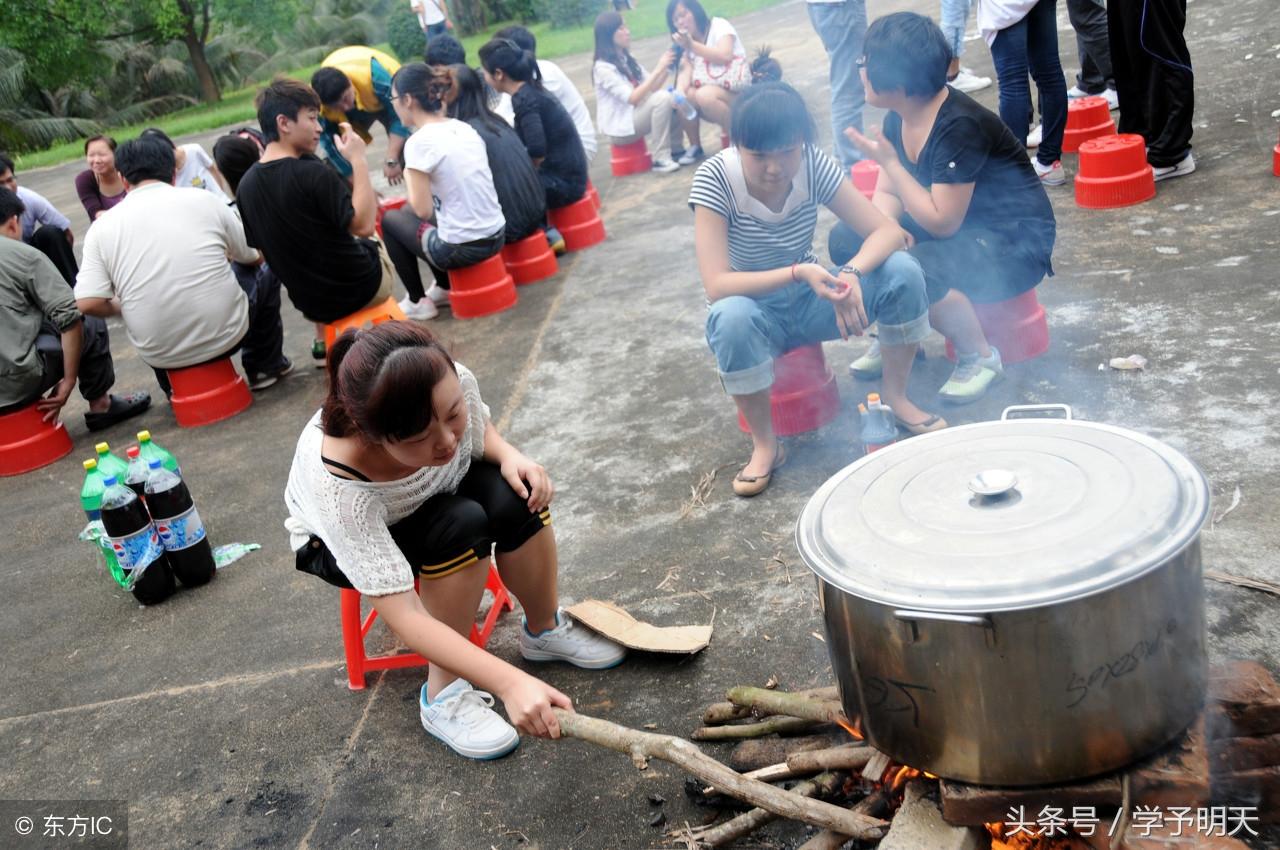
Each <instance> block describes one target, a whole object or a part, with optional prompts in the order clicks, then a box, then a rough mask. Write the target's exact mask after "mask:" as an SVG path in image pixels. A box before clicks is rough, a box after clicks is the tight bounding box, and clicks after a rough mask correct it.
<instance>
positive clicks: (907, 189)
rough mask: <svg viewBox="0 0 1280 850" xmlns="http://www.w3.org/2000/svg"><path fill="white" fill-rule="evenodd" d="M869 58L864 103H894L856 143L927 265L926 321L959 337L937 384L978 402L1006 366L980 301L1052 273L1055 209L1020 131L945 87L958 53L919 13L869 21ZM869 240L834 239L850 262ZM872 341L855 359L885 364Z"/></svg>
mask: <svg viewBox="0 0 1280 850" xmlns="http://www.w3.org/2000/svg"><path fill="white" fill-rule="evenodd" d="M864 49H865V51H866V52H865V55H864V56H863V58H862V60H861V61H860V66H861V70H862V80H863V85H864V86H865V87H866V91H867V102H868V103H870V104H871V105H873V106H879V107H882V108H884V109H887V110H889V114H888V115H886V116H885V122H884V129H883V133H882V134H881V135H880V136H879V137H875V134H872V137H867V136H864V135H863V134H861V133H859V132H858V131H857V130H855V129H853V128H850V129H848V130H846V131H845V133H846V134H847V135H848V136H849V138H850V140H851V141H853V143H854V144H855V145H857V146H858V148H859V149H860V150H861V151H862V152H863V153H864V154H865V155H866V156H868V157H870V158H872V159H874V160H875V161H876V162H877V163H878V164H879V165H880V177H879V182H878V183H877V184H876V190H875V197H874V199H873V203H874V204H875V206H876V207H878V208H879V209H880V210H882V211H883V212H884V213H885V214H886V215H888V216H890V217H891V218H895V219H898V220H900V221H901V223H902V226H903V228H904V229H905V230H906V231H907V232H908V233H909V234H911V236H912V238H913V239H914V241H915V244H914V245H913V246H912V247H911V249H910V253H911V254H912V256H914V257H915V258H916V259H917V260H919V262H920V265H921V267H923V269H924V274H925V284H926V286H927V288H928V294H929V305H930V306H929V323H930V324H931V325H932V326H933V327H934V328H936V329H938V330H939V331H941V332H942V333H943V334H944V335H945V336H946V337H947V338H948V339H950V340H951V342H952V344H953V345H954V346H955V348H956V351H957V364H956V370H955V373H954V374H953V375H952V376H951V380H949V381H947V383H946V384H945V385H943V387H942V389H941V390H939V395H941V396H942V398H943V399H945V400H947V401H952V402H955V403H959V404H964V403H968V402H971V401H976V400H977V399H979V398H981V397H982V395H983V394H985V393H986V390H987V388H988V387H989V386H990V385H991V384H992V383H993V382H995V381H996V380H997V379H998V378H999V377H1000V376H1001V374H1002V372H1003V366H1002V363H1001V361H1000V352H998V351H997V350H996V349H995V348H993V347H992V346H990V345H989V344H988V343H987V338H986V335H985V334H984V333H983V331H982V326H981V325H980V324H979V323H978V317H977V314H975V313H974V310H973V302H974V301H976V302H978V303H994V302H997V301H1004V300H1006V299H1009V298H1012V297H1014V296H1016V295H1019V294H1021V293H1023V292H1026V291H1027V290H1028V289H1031V288H1033V287H1034V286H1036V284H1038V283H1039V282H1040V281H1041V280H1042V279H1043V278H1044V277H1045V275H1052V274H1053V267H1052V265H1051V262H1050V260H1051V256H1052V253H1053V242H1054V237H1055V232H1056V224H1055V221H1054V216H1053V207H1052V206H1051V205H1050V204H1049V198H1048V196H1047V195H1046V194H1045V191H1044V187H1043V186H1042V185H1041V182H1040V179H1039V178H1038V177H1037V176H1036V173H1035V171H1034V169H1033V168H1032V166H1031V162H1030V161H1029V160H1028V159H1027V154H1026V151H1025V150H1024V148H1023V147H1022V145H1021V144H1020V143H1019V141H1018V139H1017V138H1015V137H1014V135H1013V133H1012V132H1011V131H1010V130H1009V128H1008V127H1006V126H1005V125H1004V122H1002V121H1001V120H1000V118H999V116H997V115H995V114H994V113H992V112H991V111H989V110H987V109H985V108H983V107H982V106H980V105H979V104H978V103H977V102H976V101H974V100H973V99H972V98H970V97H969V96H968V95H966V94H963V93H962V92H959V91H956V90H954V89H952V88H950V87H948V86H947V84H946V79H947V76H946V75H947V65H948V63H949V62H950V60H951V51H950V48H949V47H948V46H947V41H946V37H945V36H943V34H942V31H941V30H939V29H938V27H937V25H936V24H934V23H933V21H931V20H929V19H928V18H926V17H923V16H922V15H917V14H914V13H910V12H899V13H896V14H893V15H887V16H885V17H883V18H880V19H879V20H877V21H875V22H874V23H873V24H872V25H871V26H870V27H869V28H868V29H867V37H866V40H865V42H864ZM859 242H860V240H859V239H858V238H857V237H856V235H855V234H853V233H852V232H851V231H849V230H848V228H845V227H843V226H841V225H837V226H836V228H835V229H834V230H833V231H832V232H831V237H830V240H829V243H828V247H829V249H830V251H831V258H832V260H833V261H834V262H836V263H841V262H843V261H844V259H845V258H847V257H849V256H851V255H852V253H853V252H854V251H855V250H856V249H857V246H858V244H859ZM878 361H879V352H878V351H876V350H875V349H874V348H873V350H872V351H869V352H868V353H867V354H866V355H864V356H863V357H860V358H859V359H858V360H856V361H854V364H853V369H854V372H855V374H857V375H858V376H859V377H870V376H874V375H876V374H878V373H879V371H880V368H879V362H878Z"/></svg>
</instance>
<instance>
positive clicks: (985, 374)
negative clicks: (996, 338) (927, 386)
mask: <svg viewBox="0 0 1280 850" xmlns="http://www.w3.org/2000/svg"><path fill="white" fill-rule="evenodd" d="M1003 376H1004V364H1003V363H1002V362H1001V360H1000V352H999V351H997V350H996V347H995V346H994V345H993V346H991V356H990V357H981V356H979V355H977V354H965V355H962V356H961V357H960V358H959V360H957V362H956V368H955V371H954V372H952V373H951V378H950V380H948V381H947V382H946V383H945V384H943V385H942V389H940V390H938V395H939V396H940V397H941V398H942V400H943V401H949V402H951V403H952V404H970V403H971V402H975V401H977V400H978V399H980V398H982V397H983V396H984V395H986V394H987V388H988V387H990V386H991V385H992V384H994V383H995V382H996V381H998V380H1000V378H1001V377H1003Z"/></svg>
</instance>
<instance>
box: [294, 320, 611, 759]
mask: <svg viewBox="0 0 1280 850" xmlns="http://www.w3.org/2000/svg"><path fill="white" fill-rule="evenodd" d="M554 495H555V488H554V487H553V486H552V484H551V479H550V478H548V477H547V473H546V471H545V470H544V469H543V468H542V467H541V466H539V465H538V464H536V463H534V462H533V461H531V460H530V459H529V458H527V457H525V456H524V455H523V454H521V453H520V452H519V451H517V450H516V449H515V448H514V447H512V446H511V444H509V443H508V442H507V441H506V440H504V439H503V438H502V437H501V436H500V435H499V434H498V431H497V429H495V428H494V426H493V423H492V422H491V421H490V419H489V409H488V407H487V406H486V405H485V403H484V402H483V401H482V400H481V398H480V389H479V387H478V385H477V384H476V379H475V376H474V375H472V374H471V372H470V370H468V369H467V368H466V367H465V366H463V365H462V364H460V363H455V362H454V361H453V359H452V358H451V357H450V356H449V353H448V352H447V351H445V349H444V348H443V347H442V346H441V345H440V344H439V343H438V342H436V340H435V338H434V337H433V336H432V335H431V334H430V333H429V332H428V331H427V330H425V329H424V328H422V327H420V326H418V325H415V324H413V323H412V322H404V321H392V322H385V323H383V324H380V325H376V326H374V327H373V328H372V329H370V330H362V331H354V330H352V331H347V332H346V333H344V334H343V335H342V336H341V337H339V338H338V340H337V342H336V343H335V344H334V346H333V350H332V352H330V357H329V395H328V397H327V398H326V399H325V402H324V407H323V409H321V410H320V411H319V412H318V413H316V414H315V415H314V416H312V417H311V420H310V421H309V422H308V423H307V426H306V428H304V429H303V432H302V436H301V437H300V438H299V439H298V447H297V451H296V453H295V454H294V459H293V466H292V468H291V469H290V471H289V483H288V486H287V489H286V491H285V503H286V504H287V506H288V509H289V518H288V520H286V522H285V526H286V528H288V530H289V533H290V541H291V545H292V547H293V549H294V551H295V552H296V553H297V567H298V569H300V570H302V571H304V572H309V573H312V574H314V575H318V576H320V577H321V578H325V579H326V580H328V581H329V582H330V583H334V584H337V585H339V586H344V587H345V586H351V587H354V588H355V589H356V590H358V591H359V592H360V594H361V595H363V596H367V597H369V599H370V600H371V601H372V603H373V608H374V610H375V611H377V613H378V616H380V617H381V618H382V619H383V620H384V621H385V622H386V624H387V625H388V627H390V628H391V630H392V631H394V632H395V633H396V635H397V636H398V637H399V638H400V640H402V641H403V642H404V643H405V644H406V645H407V646H408V647H409V649H411V650H413V651H415V652H418V653H421V654H422V655H423V656H424V657H426V658H429V659H431V669H430V671H429V673H428V674H427V681H426V684H424V685H423V686H422V689H421V691H420V694H419V700H418V708H419V716H420V718H421V721H422V725H423V727H424V728H425V729H426V730H427V732H429V733H430V734H432V735H434V736H435V737H437V738H439V739H440V740H442V741H444V742H445V744H447V745H448V746H449V747H450V748H452V749H453V750H454V751H455V752H457V753H459V754H461V755H464V756H467V757H468V758H478V759H490V758H498V757H499V756H503V755H506V754H507V753H509V752H511V750H513V749H515V747H516V746H517V745H518V744H519V740H520V739H519V736H518V735H517V733H516V730H517V729H519V730H520V731H521V732H524V733H526V734H531V735H537V736H540V737H544V736H547V737H553V738H554V737H558V736H559V726H558V724H557V722H556V718H555V715H554V714H553V713H552V711H551V708H552V706H558V707H561V708H568V709H571V708H572V705H571V703H570V701H569V698H568V697H567V696H565V695H564V694H562V693H561V692H560V691H558V690H556V689H555V688H553V687H551V686H550V685H548V684H546V683H545V682H542V681H540V680H539V679H535V678H534V677H532V676H530V675H529V674H527V673H525V672H523V671H521V670H519V669H517V668H516V667H513V666H512V665H510V664H508V663H507V662H505V661H502V660H500V659H498V658H496V657H494V656H493V655H491V654H489V653H488V652H486V651H485V650H483V649H481V648H479V647H477V646H475V645H474V644H472V643H471V642H470V641H469V640H468V639H467V635H468V633H469V632H470V629H471V626H472V624H473V623H474V621H475V617H476V610H477V608H478V607H479V605H480V600H481V597H482V595H483V593H484V587H485V582H486V580H487V578H488V575H489V567H490V551H491V548H496V550H497V553H498V554H497V558H498V563H497V568H498V572H499V574H500V575H501V576H502V581H503V583H504V584H505V585H506V586H507V588H508V589H509V590H510V592H511V593H512V595H513V596H515V597H516V598H517V599H518V600H519V601H520V604H521V605H522V606H523V608H524V612H525V616H524V618H523V622H522V625H521V628H520V637H519V645H520V654H521V655H522V656H523V657H524V658H525V660H527V661H567V662H569V663H571V664H573V665H575V666H578V667H583V668H586V669H591V670H599V669H604V668H607V667H613V666H615V665H617V664H619V663H621V662H622V660H623V658H624V657H625V656H626V650H625V649H623V648H622V647H620V646H618V645H617V644H615V643H613V642H612V641H610V640H608V639H606V638H604V637H601V636H599V635H597V634H595V633H594V632H591V631H590V630H588V629H585V628H582V627H579V626H577V625H576V624H575V623H574V622H573V620H571V619H569V617H568V615H567V614H566V613H565V612H564V611H563V610H561V609H559V608H558V595H557V590H556V577H557V573H558V567H557V557H556V540H555V533H554V531H553V530H552V528H551V514H550V512H549V509H548V506H549V505H550V503H551V500H552V497H553V496H554ZM415 578H417V579H420V583H419V589H418V591H419V592H417V593H415V592H414V579H415ZM476 688H483V689H484V690H476ZM488 692H492V693H493V694H496V695H497V696H498V698H500V699H501V700H502V702H503V704H504V705H505V706H506V709H507V716H508V717H509V718H510V720H511V724H514V726H515V727H516V728H514V729H513V728H512V725H511V724H508V723H507V721H505V720H503V719H502V718H501V717H500V716H499V715H498V714H497V712H495V711H494V710H493V709H492V708H490V706H492V705H493V697H492V696H491V695H490V693H488Z"/></svg>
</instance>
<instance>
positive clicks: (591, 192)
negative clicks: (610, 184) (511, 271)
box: [517, 180, 600, 282]
mask: <svg viewBox="0 0 1280 850" xmlns="http://www.w3.org/2000/svg"><path fill="white" fill-rule="evenodd" d="M587 197H588V198H590V199H591V205H592V206H593V207H595V208H596V210H597V211H599V210H600V193H599V192H597V191H596V187H595V186H594V185H593V184H592V183H591V181H590V180H588V181H587ZM517 282H518V281H517Z"/></svg>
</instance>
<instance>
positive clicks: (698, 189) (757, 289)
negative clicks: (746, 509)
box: [689, 83, 946, 496]
mask: <svg viewBox="0 0 1280 850" xmlns="http://www.w3.org/2000/svg"><path fill="white" fill-rule="evenodd" d="M730 121H731V130H732V137H733V139H734V143H735V144H734V147H731V148H729V149H727V150H724V151H721V152H720V153H719V154H717V155H716V156H714V157H712V158H711V159H708V160H707V161H706V162H704V163H703V164H702V166H701V167H699V169H698V172H697V174H696V175H695V177H694V180H693V188H692V190H691V191H690V193H689V205H690V206H691V207H692V208H693V211H694V243H695V245H696V247H697V252H698V270H699V272H700V273H701V275H702V283H703V286H704V287H705V288H706V292H707V299H708V301H710V302H711V307H710V312H709V313H708V315H707V343H708V344H709V345H710V347H711V350H712V351H713V352H714V353H715V356H716V361H717V363H718V366H719V369H720V380H721V383H722V384H723V385H724V388H725V390H726V392H728V393H729V394H730V395H731V396H733V400H734V402H735V403H736V404H737V405H738V410H739V411H740V412H741V413H742V416H743V418H744V419H746V422H747V425H748V426H749V427H750V428H751V441H752V453H751V460H750V461H749V462H748V463H747V465H746V466H745V467H744V468H743V469H742V471H741V472H739V473H738V475H737V476H736V477H735V478H734V482H733V489H734V492H735V493H737V494H738V495H739V496H754V495H756V494H758V493H760V492H762V491H763V490H764V489H765V487H767V486H768V484H769V479H770V476H771V475H772V473H773V470H775V469H777V468H778V467H779V466H781V465H782V462H783V460H784V453H783V452H782V450H781V447H780V445H779V444H778V441H777V439H776V438H775V436H774V433H773V423H772V420H771V416H770V410H769V388H770V386H771V385H772V384H773V358H775V357H777V356H779V355H781V354H783V353H784V352H786V351H788V350H790V349H793V348H797V347H799V346H802V345H808V344H811V343H814V342H820V341H823V340H829V339H835V338H837V337H841V338H844V339H848V338H849V336H850V335H853V336H861V335H862V333H863V331H864V330H865V329H866V328H867V326H868V325H870V324H871V322H876V321H878V322H879V323H880V343H881V346H882V349H883V351H884V382H883V385H882V387H881V392H880V394H881V396H882V397H883V398H884V400H885V401H886V402H887V403H888V404H889V406H890V407H891V408H893V411H894V414H895V415H896V416H897V417H898V421H899V423H900V424H901V425H902V426H903V427H906V428H907V429H908V430H911V431H913V432H915V433H923V432H925V431H933V430H937V429H940V428H945V427H946V423H945V422H944V421H943V420H942V419H940V418H939V417H937V416H931V415H930V414H928V413H926V412H925V411H923V410H921V409H920V408H918V407H916V406H915V405H914V404H912V403H911V401H910V400H909V399H908V398H907V378H908V376H909V375H910V373H911V364H912V361H913V360H914V358H915V351H916V347H917V345H918V344H919V343H920V342H921V341H922V340H923V339H924V338H925V337H927V336H928V335H929V331H930V328H929V317H928V300H927V299H926V297H925V288H924V276H923V274H922V273H921V271H920V265H919V263H917V262H916V261H915V260H914V259H913V258H912V257H911V256H910V255H908V254H907V253H905V252H904V251H903V250H902V248H903V247H904V246H905V244H906V243H905V234H904V233H903V231H902V229H901V228H899V227H898V226H897V225H896V224H894V223H893V222H891V221H890V220H889V219H888V218H886V217H885V216H884V215H882V214H881V213H880V212H879V211H877V210H876V209H875V208H874V207H872V206H871V204H870V202H868V201H867V200H866V199H865V198H863V197H862V196H861V195H859V194H858V192H857V191H856V190H855V189H854V188H853V184H852V183H850V181H849V180H848V178H847V177H846V176H845V174H844V172H843V171H842V170H841V169H840V167H839V166H838V165H836V164H835V162H833V161H832V160H831V159H830V158H829V157H828V156H827V155H826V154H824V153H822V152H821V151H820V150H819V149H818V148H817V147H815V145H814V138H815V132H814V127H813V119H812V118H811V117H810V116H809V112H808V109H807V108H806V107H805V104H804V101H803V99H801V97H800V95H799V94H798V93H797V92H796V91H795V89H793V88H791V87H790V86H788V85H786V84H785V83H766V84H763V85H757V86H753V87H751V88H750V89H748V90H747V91H746V92H745V93H744V94H743V95H742V96H741V97H739V98H738V99H737V101H736V102H735V103H734V105H733V112H732V115H731V119H730ZM819 204H821V205H823V206H826V207H828V208H829V209H830V210H831V211H832V212H834V213H835V214H836V215H837V216H839V218H840V219H841V220H842V221H844V222H845V223H846V224H848V225H849V226H850V227H851V228H853V229H854V230H855V231H857V232H858V233H859V234H860V235H862V236H863V237H864V241H863V243H862V247H861V248H860V250H859V251H858V252H857V253H856V254H855V255H854V256H853V257H852V258H851V259H850V260H849V262H848V263H847V264H845V265H844V266H843V267H842V268H841V269H840V270H839V272H838V273H837V274H835V275H833V274H831V273H829V272H828V271H827V269H826V268H824V267H823V266H821V265H820V264H819V263H818V261H817V258H816V257H815V256H814V254H813V250H812V245H813V235H814V229H815V227H816V225H817V219H818V205H819Z"/></svg>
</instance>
